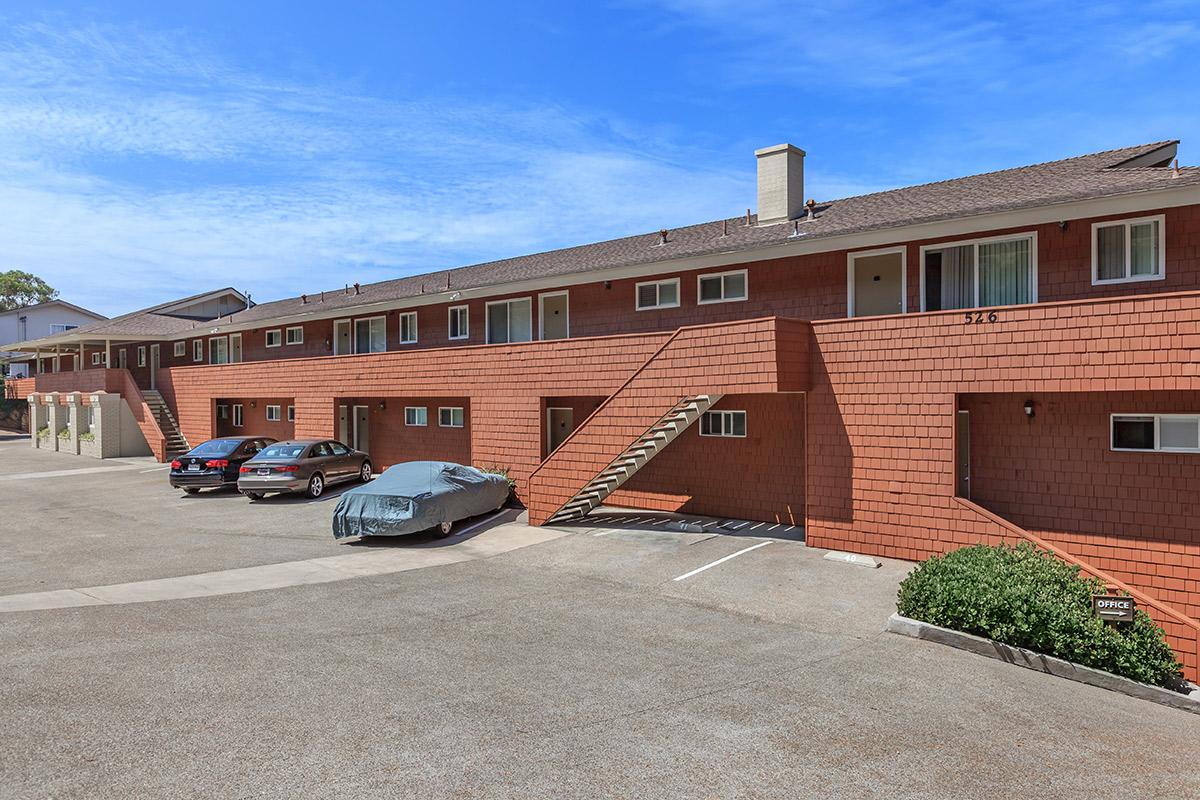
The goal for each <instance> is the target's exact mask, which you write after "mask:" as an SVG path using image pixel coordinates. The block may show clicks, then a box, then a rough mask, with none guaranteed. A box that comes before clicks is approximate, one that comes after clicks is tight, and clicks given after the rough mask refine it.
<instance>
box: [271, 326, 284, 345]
mask: <svg viewBox="0 0 1200 800" xmlns="http://www.w3.org/2000/svg"><path fill="white" fill-rule="evenodd" d="M281 344H283V331H281V330H279V329H278V328H276V329H275V330H273V331H267V347H279V345H281Z"/></svg>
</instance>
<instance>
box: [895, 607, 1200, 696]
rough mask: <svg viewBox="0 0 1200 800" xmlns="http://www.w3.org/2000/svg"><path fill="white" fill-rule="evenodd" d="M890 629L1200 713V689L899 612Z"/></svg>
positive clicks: (1111, 690) (905, 634)
mask: <svg viewBox="0 0 1200 800" xmlns="http://www.w3.org/2000/svg"><path fill="white" fill-rule="evenodd" d="M887 630H888V632H890V633H898V634H900V635H901V636H910V637H912V638H913V639H924V640H925V641H927V642H936V643H938V644H944V645H948V646H950V647H956V648H958V649H959V650H966V651H968V652H970V653H975V654H976V655H980V656H987V657H988V658H995V659H999V660H1000V661H1007V662H1008V663H1009V664H1016V665H1017V666H1018V667H1025V668H1026V669H1032V670H1037V671H1038V672H1045V673H1046V674H1048V675H1054V676H1056V677H1059V678H1066V679H1067V680H1072V681H1078V682H1079V683H1086V684H1088V685H1089V686H1097V687H1099V688H1101V689H1108V690H1109V691H1110V692H1120V693H1121V694H1127V695H1129V696H1130V697H1136V698H1138V699H1140V700H1149V701H1151V702H1153V703H1159V704H1160V705H1164V706H1171V707H1172V708H1178V709H1180V710H1183V711H1190V712H1191V713H1193V714H1200V696H1198V695H1200V693H1198V692H1192V694H1190V695H1187V694H1180V693H1179V692H1173V691H1171V690H1170V689H1163V688H1161V687H1159V686H1150V685H1148V684H1145V683H1138V682H1137V681H1134V680H1130V679H1129V678H1122V677H1120V676H1119V675H1113V674H1112V673H1111V672H1104V671H1103V670H1099V669H1093V668H1091V667H1085V666H1082V665H1080V664H1075V663H1072V662H1070V661H1064V660H1063V659H1061V658H1055V657H1054V656H1048V655H1044V654H1042V653H1037V652H1034V651H1033V650H1026V649H1025V648H1023V647H1013V646H1012V645H1007V644H1001V643H1000V642H995V641H992V640H991V639H985V638H983V637H982V636H974V635H972V634H969V633H962V632H961V631H952V630H950V629H949V628H939V627H938V626H937V625H930V624H929V623H928V622H921V621H920V620H916V619H909V618H908V617H902V616H900V615H899V614H892V616H891V617H889V618H888V622H887Z"/></svg>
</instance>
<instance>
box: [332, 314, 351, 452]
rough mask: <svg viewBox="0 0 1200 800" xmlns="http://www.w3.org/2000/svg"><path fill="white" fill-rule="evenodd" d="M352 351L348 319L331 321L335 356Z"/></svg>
mask: <svg viewBox="0 0 1200 800" xmlns="http://www.w3.org/2000/svg"><path fill="white" fill-rule="evenodd" d="M352 352H354V351H353V349H352V347H351V341H350V320H348V319H339V320H338V321H337V322H335V323H333V354H334V355H335V356H344V355H346V354H347V353H352ZM343 444H345V442H343Z"/></svg>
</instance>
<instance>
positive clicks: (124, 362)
mask: <svg viewBox="0 0 1200 800" xmlns="http://www.w3.org/2000/svg"><path fill="white" fill-rule="evenodd" d="M117 366H118V367H120V368H121V369H125V368H126V367H128V366H129V356H128V355H126V353H125V348H121V349H120V350H118V351H117Z"/></svg>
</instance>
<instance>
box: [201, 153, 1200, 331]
mask: <svg viewBox="0 0 1200 800" xmlns="http://www.w3.org/2000/svg"><path fill="white" fill-rule="evenodd" d="M1175 144H1177V142H1175V141H1164V142H1154V143H1151V144H1144V145H1138V146H1136V147H1125V148H1120V149H1117V150H1107V151H1104V152H1101V153H1092V154H1089V155H1084V156H1076V157H1074V158H1067V159H1062V160H1059V161H1051V162H1048V163H1044V164H1034V165H1031V166H1026V167H1016V168H1014V169H1006V170H1001V171H999V172H988V173H983V174H980V175H972V176H969V177H965V178H955V179H953V180H945V181H938V182H936V183H926V184H922V185H919V186H909V187H905V188H902V189H893V190H890V191H886V192H876V193H874V194H865V195H859V196H857V197H847V198H844V199H841V200H831V201H827V202H823V203H820V204H818V205H817V208H816V219H815V220H813V221H812V222H804V223H803V224H802V225H801V227H800V230H801V231H802V232H803V235H804V238H805V240H816V239H823V238H828V237H833V236H841V235H845V234H852V233H862V232H866V231H873V230H882V229H887V228H898V227H903V226H907V225H914V224H919V223H925V222H936V221H940V220H946V219H954V218H959V217H970V216H975V215H979V214H988V213H994V212H1002V211H1010V210H1016V209H1021V208H1031V207H1037V206H1044V205H1051V204H1055V203H1063V202H1069V201H1073V200H1084V199H1090V198H1096V197H1105V196H1110V195H1119V194H1129V193H1135V192H1144V191H1151V190H1154V189H1165V188H1170V187H1172V186H1180V185H1184V184H1185V183H1186V184H1194V183H1200V170H1198V169H1191V168H1189V169H1183V170H1180V173H1179V176H1178V177H1174V176H1173V174H1172V171H1171V169H1170V168H1169V167H1163V166H1156V167H1133V168H1129V167H1121V165H1122V164H1124V163H1126V162H1129V161H1132V160H1137V159H1144V158H1146V157H1147V156H1149V157H1150V158H1151V160H1153V156H1152V154H1154V153H1155V152H1156V151H1159V150H1163V151H1166V149H1167V148H1170V147H1172V146H1173V145H1175ZM1165 158H1166V156H1165V155H1164V160H1165ZM744 223H745V220H744V218H742V217H737V218H733V219H729V220H716V221H714V222H706V223H702V224H700V225H692V226H689V227H685V228H678V229H675V230H673V231H671V232H670V235H669V240H668V242H667V244H665V245H660V244H659V234H658V233H657V232H654V233H647V234H641V235H637V236H629V237H625V238H622V239H612V240H610V241H605V242H598V243H595V244H587V245H581V246H578V247H568V248H565V249H561V250H551V251H548V252H545V253H536V254H534V255H527V256H519V257H516V258H507V259H502V260H499V261H490V262H487V263H483V264H475V265H472V266H467V267H459V268H457V269H450V270H441V271H438V272H431V273H425V274H422V275H413V276H411V277H406V278H397V279H395V280H390V281H381V282H379V283H372V284H366V285H364V286H362V287H361V288H360V291H359V293H358V294H355V293H354V292H353V290H351V291H350V292H349V293H346V292H345V291H343V290H342V289H336V290H333V291H326V292H325V293H324V298H323V299H322V300H320V301H318V300H317V298H318V296H319V295H317V294H310V295H308V302H307V303H304V302H302V300H301V298H299V297H293V298H288V299H286V300H277V301H274V302H268V303H261V304H259V305H256V306H254V307H252V308H250V309H247V310H245V311H242V312H239V313H237V314H234V315H233V316H232V317H230V318H228V319H227V320H225V322H226V323H227V324H232V325H241V324H245V323H248V322H254V321H257V320H266V319H271V318H275V317H283V316H289V315H294V314H306V313H308V314H320V313H324V312H328V311H333V310H337V309H342V308H352V307H354V306H361V305H366V304H370V303H379V302H390V301H398V300H405V299H409V298H416V297H420V296H421V295H424V294H430V293H435V292H436V293H441V292H447V291H454V290H456V289H477V288H486V287H490V286H500V285H502V284H507V283H513V282H517V281H524V280H532V279H539V278H554V277H565V276H568V275H576V274H580V273H586V272H592V271H596V270H602V269H607V268H612V267H623V266H634V265H640V264H652V263H654V262H658V261H669V260H674V259H678V258H685V257H689V256H703V255H714V254H717V253H729V252H737V251H740V250H751V249H757V248H761V247H769V246H771V245H781V244H786V243H788V242H789V241H795V239H794V237H793V236H792V233H793V230H792V226H791V225H790V224H782V225H769V226H763V227H757V226H755V225H745V224H744ZM724 231H727V235H722V233H723V232H724Z"/></svg>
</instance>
